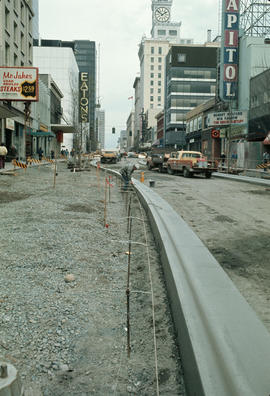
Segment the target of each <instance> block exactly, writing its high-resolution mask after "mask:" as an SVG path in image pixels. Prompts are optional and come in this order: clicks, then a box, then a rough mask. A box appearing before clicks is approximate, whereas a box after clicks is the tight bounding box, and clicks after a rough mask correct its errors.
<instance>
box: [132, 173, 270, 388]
mask: <svg viewBox="0 0 270 396" xmlns="http://www.w3.org/2000/svg"><path fill="white" fill-rule="evenodd" d="M133 183H134V186H135V188H136V190H137V192H138V194H139V197H140V200H141V201H142V203H143V206H144V208H145V210H146V212H147V214H148V216H149V219H150V222H151V226H152V230H153V233H154V236H155V239H156V241H157V244H158V246H159V250H160V256H161V261H162V265H163V269H164V275H165V279H166V283H167V290H168V294H169V299H170V304H171V309H172V314H173V319H174V323H175V328H176V331H177V338H178V344H179V347H180V351H181V356H182V363H183V367H184V377H185V381H186V385H187V389H188V392H189V394H190V395H194V396H195V395H200V396H203V395H205V396H217V395H218V396H240V395H243V396H244V395H245V396H255V395H256V396H268V395H269V392H270V382H269V367H270V334H269V333H268V332H267V330H266V328H265V327H264V325H263V324H262V322H261V321H260V320H259V319H258V318H257V316H256V314H255V313H254V311H253V310H252V309H251V307H250V306H249V305H248V303H247V302H246V300H245V299H244V298H243V296H242V295H241V294H240V293H239V291H238V290H237V289H236V287H235V286H234V284H233V283H232V282H231V280H230V279H229V278H228V276H227V275H226V274H225V272H224V271H223V270H222V268H221V267H220V265H219V264H218V262H217V261H216V260H215V258H214V257H213V256H212V255H211V254H210V252H209V251H208V249H207V248H206V247H205V246H204V245H203V243H202V242H201V240H200V239H199V238H198V237H197V236H196V235H195V234H194V232H193V231H192V230H191V229H190V228H189V227H188V226H187V224H186V223H185V222H184V221H183V220H182V218H181V217H180V216H179V215H178V214H177V213H176V212H175V211H174V210H173V209H172V208H171V207H170V206H169V205H168V203H167V202H166V201H164V200H163V199H161V197H160V196H159V195H158V194H156V193H155V192H154V191H153V190H152V189H150V188H148V187H146V186H144V185H143V184H142V183H139V182H138V181H136V180H135V179H133Z"/></svg>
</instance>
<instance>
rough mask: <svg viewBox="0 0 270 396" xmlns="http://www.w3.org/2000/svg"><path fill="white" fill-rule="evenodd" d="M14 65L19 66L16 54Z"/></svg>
mask: <svg viewBox="0 0 270 396" xmlns="http://www.w3.org/2000/svg"><path fill="white" fill-rule="evenodd" d="M13 64H14V66H18V56H17V55H16V54H15V53H14V59H13Z"/></svg>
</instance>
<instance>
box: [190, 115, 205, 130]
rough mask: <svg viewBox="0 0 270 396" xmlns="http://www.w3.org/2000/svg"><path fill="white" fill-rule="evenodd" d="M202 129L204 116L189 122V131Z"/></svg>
mask: <svg viewBox="0 0 270 396" xmlns="http://www.w3.org/2000/svg"><path fill="white" fill-rule="evenodd" d="M201 129H202V117H201V116H200V117H198V118H195V119H193V120H191V121H189V122H188V123H187V129H186V131H187V133H188V132H195V131H198V130H201Z"/></svg>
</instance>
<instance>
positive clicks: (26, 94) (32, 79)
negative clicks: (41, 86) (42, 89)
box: [0, 66, 38, 102]
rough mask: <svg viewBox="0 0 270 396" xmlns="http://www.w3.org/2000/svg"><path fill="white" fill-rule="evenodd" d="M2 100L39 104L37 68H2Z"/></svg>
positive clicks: (0, 98) (0, 91) (0, 89)
mask: <svg viewBox="0 0 270 396" xmlns="http://www.w3.org/2000/svg"><path fill="white" fill-rule="evenodd" d="M0 100H10V101H22V102H37V101H38V68H37V67H2V66H1V67H0Z"/></svg>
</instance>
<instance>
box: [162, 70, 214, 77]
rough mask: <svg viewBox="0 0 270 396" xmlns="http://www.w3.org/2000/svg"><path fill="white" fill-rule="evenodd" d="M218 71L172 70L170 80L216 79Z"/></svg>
mask: <svg viewBox="0 0 270 396" xmlns="http://www.w3.org/2000/svg"><path fill="white" fill-rule="evenodd" d="M216 74H217V73H216V69H215V68H211V69H197V70H196V69H194V68H190V69H189V68H172V69H171V70H170V72H169V77H170V78H205V79H214V80H215V79H216Z"/></svg>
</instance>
